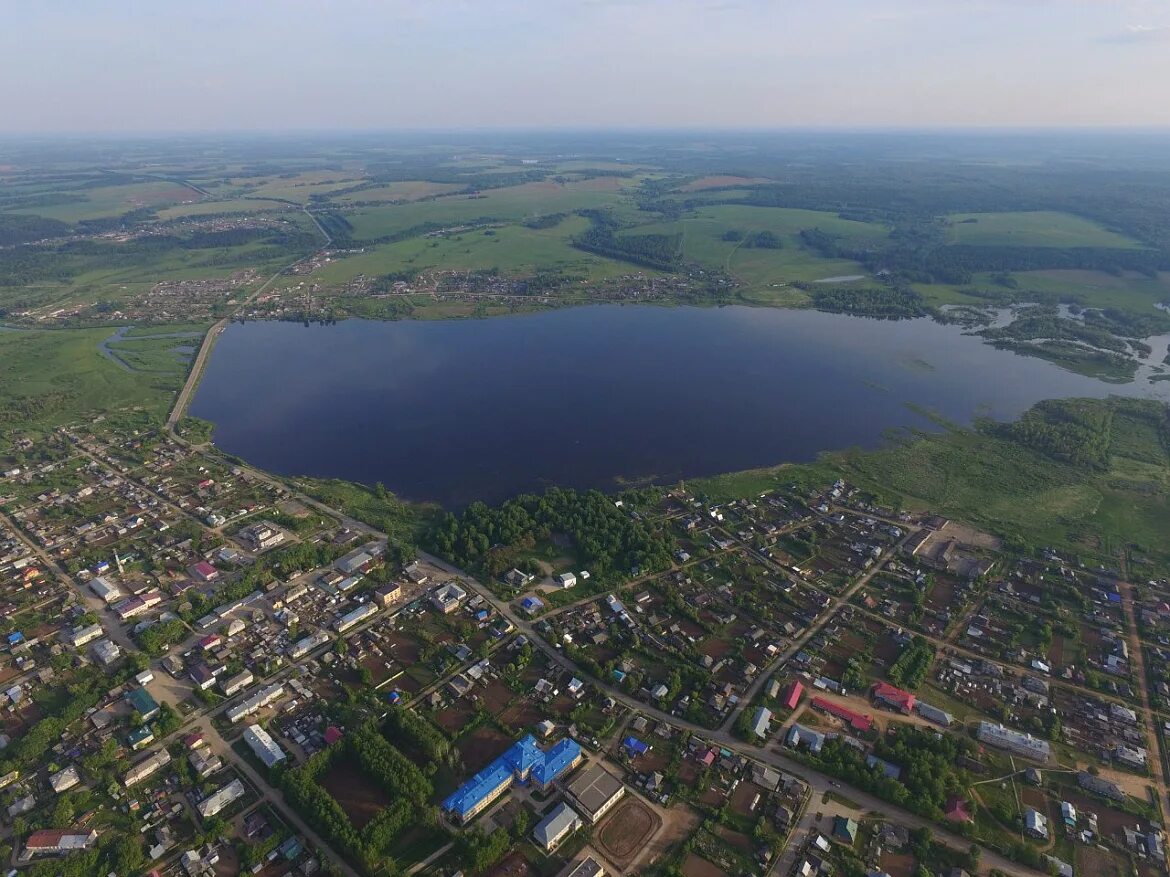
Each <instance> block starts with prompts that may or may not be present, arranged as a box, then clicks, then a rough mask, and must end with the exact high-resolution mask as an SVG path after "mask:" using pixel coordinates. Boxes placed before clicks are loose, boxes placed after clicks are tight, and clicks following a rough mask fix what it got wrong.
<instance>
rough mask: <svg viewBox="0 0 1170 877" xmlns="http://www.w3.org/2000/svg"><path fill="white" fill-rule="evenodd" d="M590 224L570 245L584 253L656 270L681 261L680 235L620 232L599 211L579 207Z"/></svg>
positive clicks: (671, 269) (669, 268)
mask: <svg viewBox="0 0 1170 877" xmlns="http://www.w3.org/2000/svg"><path fill="white" fill-rule="evenodd" d="M578 212H579V213H580V214H581V215H582V216H585V217H587V218H588V219H589V220H590V221H591V222H592V225H591V226H590V227H589V229H588V230H587V231H585V232H583V233H582V234H579V235H577V236H575V237H574V238H573V246H575V247H576V248H577V249H579V250H584V251H585V252H587V253H596V254H597V255H599V256H606V257H607V258H610V259H620V260H622V261H623V262H633V263H634V264H635V265H643V266H645V267H647V268H655V269H657V270H659V271H674V270H677V269H678V267H679V265H680V264H681V255H682V235H681V234H672V235H666V234H620V233H619V231H618V230H619V229H620V228H621V225H620V223H618V222H617V221H616V220H614V219H613V217H612V216H610V214H609V213H607V212H605V211H603V210H581V211H578Z"/></svg>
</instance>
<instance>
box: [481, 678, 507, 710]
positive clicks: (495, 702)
mask: <svg viewBox="0 0 1170 877" xmlns="http://www.w3.org/2000/svg"><path fill="white" fill-rule="evenodd" d="M476 693H477V694H478V695H479V699H480V702H481V703H482V704H483V708H484V709H485V710H487V711H488V712H489V713H491V714H492V715H493V716H498V715H499V714H500V712H501V711H502V710H503V709H504V707H506V706H507V705H508V704H509V703H511V702H512V698H514V697H515V696H516V694H515V692H513V691H512V689H511V688H509V687H508V686H507V685H505V684H504V683H503V682H500V681H499V680H498V679H493V680H492V683H491V684H490V685H488V687H487V688H483V689H477V691H476Z"/></svg>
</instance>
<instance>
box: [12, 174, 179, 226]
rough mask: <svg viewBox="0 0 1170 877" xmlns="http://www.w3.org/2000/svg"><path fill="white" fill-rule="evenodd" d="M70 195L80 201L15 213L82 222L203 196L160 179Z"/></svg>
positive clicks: (31, 208)
mask: <svg viewBox="0 0 1170 877" xmlns="http://www.w3.org/2000/svg"><path fill="white" fill-rule="evenodd" d="M71 194H74V195H76V196H78V197H79V198H80V199H81V200H79V201H73V202H70V203H67V204H50V205H45V206H39V207H18V208H16V209H14V210H13V211H12V212H13V213H28V214H35V215H37V216H44V217H46V218H48V219H59V220H61V221H62V222H80V221H81V220H85V219H101V218H103V217H113V216H121V215H122V214H123V213H129V212H130V211H131V210H138V209H140V208H143V207H166V206H168V205H171V204H181V203H182V202H184V201H197V200H199V199H200V198H201V197H202V196H200V195H198V194H197V193H196V192H194V191H193V190H192V189H188V188H187V187H186V186H180V185H178V184H177V183H167V182H163V181H161V180H160V181H158V182H152V183H131V184H128V185H123V186H102V187H98V188H89V189H79V190H76V191H75V192H73V193H71Z"/></svg>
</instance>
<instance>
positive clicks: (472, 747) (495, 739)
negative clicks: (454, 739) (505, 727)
mask: <svg viewBox="0 0 1170 877" xmlns="http://www.w3.org/2000/svg"><path fill="white" fill-rule="evenodd" d="M511 745H512V739H511V738H510V737H508V735H507V734H504V733H502V732H500V731H497V730H496V729H495V728H476V729H475V730H474V731H472V732H471V733H470V734H468V735H467V736H466V737H464V738H463V739H462V740H460V741H459V742H458V743H457V744H456V748H458V749H459V755H460V757H461V758H462V759H463V766H464V767H465V768H466V769H467V771H468V772H469V773H477V772H478V771H480V770H482V769H483V768H485V767H487V765H488V764H490V763H491V762H492V761H494V760H495V758H496V757H497V756H499V755H500V754H501V753H502V752H503V751H504V750H505V749H507V748H508V747H509V746H511Z"/></svg>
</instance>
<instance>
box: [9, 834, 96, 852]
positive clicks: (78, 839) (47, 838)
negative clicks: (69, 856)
mask: <svg viewBox="0 0 1170 877" xmlns="http://www.w3.org/2000/svg"><path fill="white" fill-rule="evenodd" d="M97 836H98V834H97V832H96V831H89V832H88V833H87V832H83V831H78V830H77V829H60V828H47V829H43V830H41V831H34V832H33V833H32V834H30V835H29V836H28V840H26V841H25V842H24V852H25V856H26V857H27V858H32V857H33V856H44V855H59V854H62V853H72V852H75V851H77V850H86V849H89V847H90V845H92V844H93V842H94V841H96V840H97Z"/></svg>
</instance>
